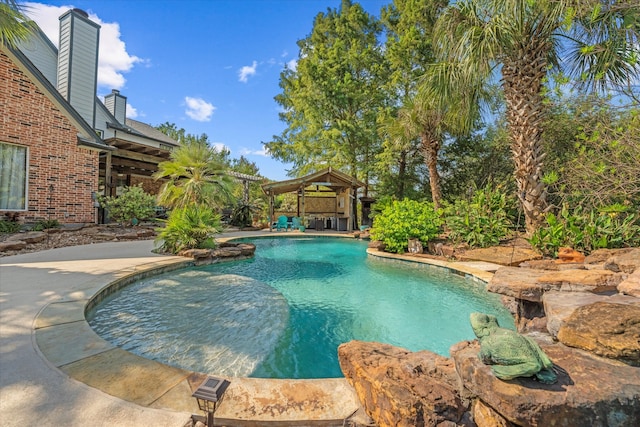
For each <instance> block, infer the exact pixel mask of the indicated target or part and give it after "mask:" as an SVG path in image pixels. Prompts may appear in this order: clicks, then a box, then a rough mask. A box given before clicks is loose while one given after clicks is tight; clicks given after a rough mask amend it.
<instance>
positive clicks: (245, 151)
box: [240, 146, 269, 157]
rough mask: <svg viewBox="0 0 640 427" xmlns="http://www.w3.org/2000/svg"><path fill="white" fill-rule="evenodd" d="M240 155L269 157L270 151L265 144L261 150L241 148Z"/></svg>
mask: <svg viewBox="0 0 640 427" xmlns="http://www.w3.org/2000/svg"><path fill="white" fill-rule="evenodd" d="M240 155H241V156H249V155H253V156H262V157H269V151H268V150H267V148H266V147H264V146H263V147H262V148H261V149H260V150H250V149H248V148H242V149H241V150H240Z"/></svg>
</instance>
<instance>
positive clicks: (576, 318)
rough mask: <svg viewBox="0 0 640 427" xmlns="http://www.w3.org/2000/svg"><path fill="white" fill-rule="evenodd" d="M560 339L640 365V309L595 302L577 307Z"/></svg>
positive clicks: (633, 306)
mask: <svg viewBox="0 0 640 427" xmlns="http://www.w3.org/2000/svg"><path fill="white" fill-rule="evenodd" d="M558 340H560V342H562V343H563V344H565V345H567V346H569V347H576V348H581V349H583V350H587V351H590V352H592V353H594V354H597V355H598V356H602V357H607V358H610V359H617V360H620V361H623V362H625V363H628V364H630V365H633V366H640V306H637V305H631V304H612V303H610V302H596V303H593V304H589V305H585V306H582V307H578V308H576V309H575V310H574V312H573V313H572V314H571V316H569V318H568V319H567V320H566V321H565V322H564V324H563V325H562V327H561V328H560V331H559V332H558ZM638 386H639V387H640V383H638Z"/></svg>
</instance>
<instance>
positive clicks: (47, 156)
mask: <svg viewBox="0 0 640 427" xmlns="http://www.w3.org/2000/svg"><path fill="white" fill-rule="evenodd" d="M99 32H100V26H99V25H98V24H96V23H95V22H93V21H91V20H90V19H89V17H88V15H87V14H86V13H85V12H83V11H82V10H79V9H73V10H69V11H68V12H66V13H64V14H63V15H62V16H60V48H59V49H58V48H56V47H55V46H54V45H53V43H52V42H51V41H50V40H49V39H48V38H47V36H46V35H45V34H44V33H43V32H42V31H38V32H37V33H36V34H34V35H33V36H32V37H31V38H30V40H29V41H28V42H25V43H22V44H20V46H19V48H18V49H15V50H10V49H8V48H6V47H2V80H1V81H2V85H1V87H0V112H1V113H2V116H3V117H2V119H1V120H2V127H1V128H0V168H1V169H0V214H1V213H2V212H3V211H5V212H6V211H10V212H19V213H20V216H21V218H23V219H24V220H25V221H26V222H33V221H38V220H42V219H57V220H58V221H60V222H62V223H80V222H96V221H99V220H100V218H101V215H97V214H98V212H97V211H96V208H95V206H94V199H93V198H92V196H93V197H95V195H96V194H105V195H117V194H119V193H120V191H121V189H122V188H124V186H128V185H137V184H141V185H142V186H143V188H144V189H145V191H147V192H150V193H156V192H157V190H158V188H159V185H160V183H158V182H155V181H154V180H153V179H152V178H151V175H152V174H153V172H155V171H156V170H157V166H158V163H159V162H161V161H164V160H167V159H168V158H169V156H170V153H171V150H173V149H174V148H175V147H177V146H179V144H178V143H177V142H176V141H174V140H172V139H171V138H169V137H168V136H166V135H164V134H163V133H161V132H159V131H158V130H156V129H155V128H153V127H152V126H149V125H146V124H144V123H141V122H138V121H135V120H131V119H127V118H126V100H127V99H126V97H124V96H122V95H121V94H120V92H119V91H117V90H113V91H112V92H111V93H110V94H109V95H107V96H105V102H104V103H103V102H101V101H100V99H99V98H98V97H97V96H96V91H97V68H98V47H99ZM5 81H6V82H7V83H8V84H5V83H4V82H5Z"/></svg>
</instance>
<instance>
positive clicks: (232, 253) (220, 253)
mask: <svg viewBox="0 0 640 427" xmlns="http://www.w3.org/2000/svg"><path fill="white" fill-rule="evenodd" d="M213 255H214V256H217V257H220V258H232V257H239V256H241V255H242V249H240V248H238V247H236V246H228V247H222V248H218V249H215V250H214V251H213Z"/></svg>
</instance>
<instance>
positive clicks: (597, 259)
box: [584, 248, 633, 264]
mask: <svg viewBox="0 0 640 427" xmlns="http://www.w3.org/2000/svg"><path fill="white" fill-rule="evenodd" d="M632 249H633V248H620V249H596V250H595V251H593V252H591V253H590V254H589V255H587V256H586V257H585V259H584V263H585V264H603V263H604V262H605V261H607V260H608V259H609V258H611V257H612V256H615V255H620V254H624V253H625V252H629V251H630V250H632Z"/></svg>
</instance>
